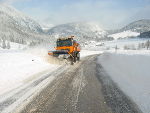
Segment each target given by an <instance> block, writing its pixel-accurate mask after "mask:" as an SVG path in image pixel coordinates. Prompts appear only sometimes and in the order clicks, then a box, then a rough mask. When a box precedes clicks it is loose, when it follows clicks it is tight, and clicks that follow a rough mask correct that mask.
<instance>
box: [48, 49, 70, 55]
mask: <svg viewBox="0 0 150 113" xmlns="http://www.w3.org/2000/svg"><path fill="white" fill-rule="evenodd" d="M64 54H69V53H68V51H67V50H56V51H49V52H48V55H51V56H59V55H64Z"/></svg>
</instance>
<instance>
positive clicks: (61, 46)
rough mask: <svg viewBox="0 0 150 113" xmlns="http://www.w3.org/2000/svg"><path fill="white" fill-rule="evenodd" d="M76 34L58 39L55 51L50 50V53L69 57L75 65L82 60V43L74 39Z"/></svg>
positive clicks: (55, 55)
mask: <svg viewBox="0 0 150 113" xmlns="http://www.w3.org/2000/svg"><path fill="white" fill-rule="evenodd" d="M74 38H75V37H74V36H70V37H65V38H59V39H57V41H56V47H55V51H49V52H48V55H50V56H54V57H59V56H63V58H64V59H69V60H70V61H71V64H72V65H73V64H74V63H75V62H76V61H79V60H80V45H79V43H77V42H76V40H74Z"/></svg>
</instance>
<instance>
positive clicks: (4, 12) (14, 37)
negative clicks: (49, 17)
mask: <svg viewBox="0 0 150 113" xmlns="http://www.w3.org/2000/svg"><path fill="white" fill-rule="evenodd" d="M0 23H1V24H0V46H2V42H4V41H6V40H7V41H10V42H15V43H20V44H27V45H35V44H36V43H37V44H38V43H41V42H43V41H45V42H48V40H52V39H49V37H48V35H45V34H44V32H43V30H42V28H41V26H40V25H39V24H38V23H37V22H36V21H34V20H33V19H31V18H30V17H28V16H26V15H24V14H23V13H21V12H20V11H18V10H16V9H15V8H13V7H12V6H9V5H6V4H0Z"/></svg>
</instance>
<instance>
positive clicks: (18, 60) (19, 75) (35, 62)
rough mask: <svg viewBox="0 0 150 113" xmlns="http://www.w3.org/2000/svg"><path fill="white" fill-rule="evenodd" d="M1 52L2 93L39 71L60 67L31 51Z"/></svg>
mask: <svg viewBox="0 0 150 113" xmlns="http://www.w3.org/2000/svg"><path fill="white" fill-rule="evenodd" d="M0 54H1V55H0V65H1V68H0V94H3V93H5V92H7V91H9V90H11V89H14V88H16V87H18V86H20V85H22V84H24V82H25V80H26V79H28V78H32V76H33V75H35V74H37V73H39V72H42V71H45V70H47V69H49V71H53V70H55V69H56V68H58V67H59V65H54V64H50V63H48V62H46V59H45V58H44V57H41V56H37V55H35V54H31V53H30V52H15V51H9V52H8V51H7V52H4V51H1V52H0ZM39 54H40V53H39ZM41 54H42V53H41Z"/></svg>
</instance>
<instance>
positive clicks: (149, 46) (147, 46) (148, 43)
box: [145, 40, 150, 50]
mask: <svg viewBox="0 0 150 113" xmlns="http://www.w3.org/2000/svg"><path fill="white" fill-rule="evenodd" d="M145 46H146V48H147V50H148V49H149V48H150V41H149V40H148V41H146V43H145Z"/></svg>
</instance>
